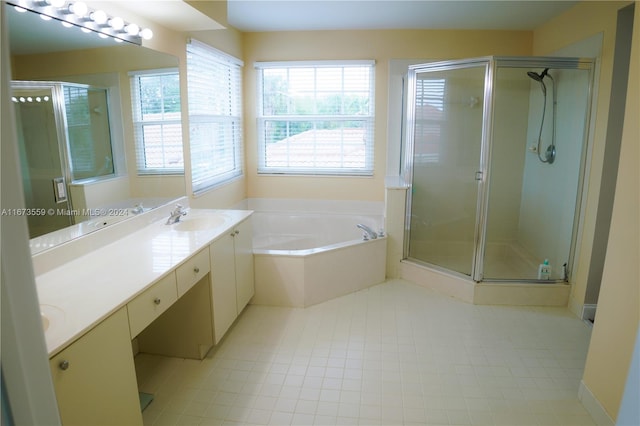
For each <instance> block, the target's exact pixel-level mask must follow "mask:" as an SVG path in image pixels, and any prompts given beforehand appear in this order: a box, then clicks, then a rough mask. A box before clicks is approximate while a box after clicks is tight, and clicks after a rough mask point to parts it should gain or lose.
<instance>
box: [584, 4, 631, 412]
mask: <svg viewBox="0 0 640 426" xmlns="http://www.w3.org/2000/svg"><path fill="white" fill-rule="evenodd" d="M634 20H635V23H634V29H633V44H632V51H631V66H630V69H629V76H630V77H629V86H628V90H627V105H626V111H625V119H624V130H623V134H622V147H621V152H620V163H619V166H618V181H617V184H616V194H615V201H614V204H613V216H612V221H611V229H610V232H609V244H608V247H607V257H606V260H605V265H604V272H603V276H602V286H601V288H600V297H599V299H598V312H597V316H596V323H595V325H594V328H593V335H592V337H591V345H590V346H589V354H588V356H587V363H586V366H585V372H584V378H583V381H584V383H585V385H586V386H587V387H588V388H589V389H590V390H591V392H592V393H593V394H594V396H595V397H596V398H597V399H598V400H599V401H600V403H601V404H602V405H603V407H604V408H605V410H606V411H607V413H608V414H609V415H610V416H611V417H612V418H614V419H615V418H616V417H617V415H618V409H619V405H620V401H621V398H622V393H623V391H624V385H625V380H626V377H627V372H628V369H629V365H630V362H631V356H632V353H633V345H634V341H635V337H636V333H637V330H638V324H639V323H640V308H639V306H638V305H639V304H640V269H639V266H638V259H640V236H639V235H640V219H639V218H640V202H639V197H640V175H639V173H638V168H639V167H638V166H639V164H638V163H639V162H640V149H639V146H640V144H639V143H638V141H639V140H640V127H639V125H638V117H640V103H639V100H640V84H639V82H638V76H639V75H640V25H639V24H640V5H639V4H637V3H636V6H635V18H634Z"/></svg>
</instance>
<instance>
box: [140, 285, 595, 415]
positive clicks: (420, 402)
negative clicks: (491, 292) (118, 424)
mask: <svg viewBox="0 0 640 426" xmlns="http://www.w3.org/2000/svg"><path fill="white" fill-rule="evenodd" d="M590 334H591V329H590V327H589V326H587V325H586V324H585V323H583V322H582V321H580V320H578V319H577V318H575V317H574V316H573V315H572V314H571V313H570V312H569V311H568V310H566V309H564V308H523V307H505V306H474V305H470V304H466V303H464V302H460V301H457V300H455V299H452V298H450V297H447V296H444V295H441V294H438V293H436V292H433V291H431V290H428V289H425V288H422V287H419V286H416V285H414V284H411V283H409V282H406V281H402V280H390V281H387V282H385V283H383V284H380V285H377V286H374V287H371V288H369V289H367V290H363V291H360V292H357V293H354V294H351V295H348V296H344V297H341V298H338V299H334V300H331V301H328V302H325V303H322V304H319V305H316V306H312V307H310V308H306V309H295V308H278V307H266V306H253V305H250V306H249V307H248V308H247V309H246V310H245V312H244V313H243V314H242V315H241V317H240V318H239V320H238V322H237V323H236V324H235V326H234V327H233V328H232V329H231V330H230V332H229V333H228V335H227V336H226V338H225V339H224V340H223V342H222V343H221V344H220V345H219V346H218V348H217V349H216V350H215V351H212V353H210V354H209V355H208V357H207V358H205V359H204V360H202V361H195V360H183V359H176V358H166V357H160V356H153V355H146V354H140V355H139V356H138V357H137V359H136V365H137V370H138V376H139V384H140V388H141V390H142V391H145V392H151V393H154V394H155V399H154V401H153V402H152V403H151V405H150V406H149V407H148V408H147V409H146V410H145V411H144V413H143V417H144V422H145V425H232V424H243V425H245V424H256V425H266V424H271V425H289V424H292V425H312V424H319V425H352V424H360V425H400V424H415V425H418V424H420V425H425V424H428V425H432V424H434V425H509V426H516V425H544V426H547V425H563V426H565V425H593V424H595V423H594V422H593V419H592V418H591V417H590V416H589V414H588V413H587V412H586V410H585V409H584V408H583V406H582V404H581V403H580V402H579V401H578V399H577V394H578V386H579V382H580V379H581V377H582V370H583V366H584V361H585V356H586V353H587V348H588V344H589V338H590Z"/></svg>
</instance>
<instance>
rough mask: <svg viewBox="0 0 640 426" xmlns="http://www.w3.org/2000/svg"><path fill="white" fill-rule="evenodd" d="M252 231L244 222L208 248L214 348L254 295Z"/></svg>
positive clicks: (250, 225) (249, 222)
mask: <svg viewBox="0 0 640 426" xmlns="http://www.w3.org/2000/svg"><path fill="white" fill-rule="evenodd" d="M252 231H253V229H252V224H251V218H247V219H246V220H244V221H243V222H240V223H239V224H238V225H236V226H235V227H234V228H232V229H231V230H230V231H229V232H228V233H226V234H225V235H223V236H221V237H220V238H218V239H217V240H215V241H214V242H213V243H211V246H210V247H209V252H210V256H211V298H212V306H213V328H214V343H215V344H218V343H219V342H220V340H221V339H222V337H223V336H224V334H225V333H226V332H227V330H228V329H229V327H230V326H231V324H233V322H234V321H235V319H236V318H237V317H238V315H239V314H240V312H242V310H243V309H244V307H245V306H246V305H247V303H249V300H250V299H251V298H252V297H253V294H254V277H253V243H252V238H253V236H252V235H253V233H252Z"/></svg>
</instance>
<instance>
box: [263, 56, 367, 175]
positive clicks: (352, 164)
mask: <svg viewBox="0 0 640 426" xmlns="http://www.w3.org/2000/svg"><path fill="white" fill-rule="evenodd" d="M256 68H257V69H258V76H259V77H258V78H259V82H258V91H259V93H258V98H259V110H258V135H259V136H258V149H259V153H258V154H259V160H258V172H259V173H290V174H313V175H317V174H333V175H372V174H373V123H374V102H373V87H374V62H373V61H339V62H336V61H328V62H327V61H320V62H317V61H316V62H269V63H266V62H258V63H256Z"/></svg>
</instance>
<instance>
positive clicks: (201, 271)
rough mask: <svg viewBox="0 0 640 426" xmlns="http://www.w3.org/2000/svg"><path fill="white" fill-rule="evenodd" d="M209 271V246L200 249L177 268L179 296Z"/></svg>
mask: <svg viewBox="0 0 640 426" xmlns="http://www.w3.org/2000/svg"><path fill="white" fill-rule="evenodd" d="M208 273H209V248H208V247H207V248H205V249H204V250H201V251H199V252H198V253H197V254H195V255H193V256H192V257H191V258H190V259H189V260H187V261H186V262H185V263H184V264H182V265H180V266H179V267H178V268H177V269H176V276H177V279H178V297H182V295H183V294H185V293H186V292H187V291H188V290H189V289H190V288H191V287H193V285H194V284H195V283H197V282H198V281H200V279H201V278H202V277H204V276H205V275H207V274H208Z"/></svg>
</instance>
